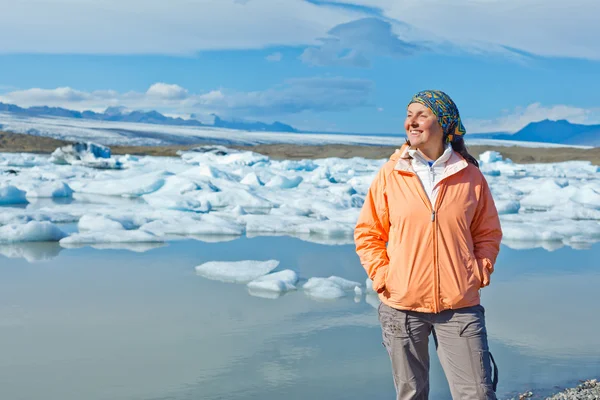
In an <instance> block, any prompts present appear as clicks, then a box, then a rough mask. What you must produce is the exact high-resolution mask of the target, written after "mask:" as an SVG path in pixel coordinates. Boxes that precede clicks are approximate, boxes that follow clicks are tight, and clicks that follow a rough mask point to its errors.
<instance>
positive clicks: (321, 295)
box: [302, 276, 360, 300]
mask: <svg viewBox="0 0 600 400" xmlns="http://www.w3.org/2000/svg"><path fill="white" fill-rule="evenodd" d="M356 288H360V283H358V282H354V281H349V280H347V279H344V278H340V277H338V276H330V277H329V278H310V279H309V280H308V281H307V282H306V283H305V284H304V285H303V286H302V289H303V290H304V292H305V293H306V294H307V295H308V296H310V297H312V298H315V299H318V300H335V299H339V298H341V297H344V296H346V295H347V294H348V293H354V290H355V289H356Z"/></svg>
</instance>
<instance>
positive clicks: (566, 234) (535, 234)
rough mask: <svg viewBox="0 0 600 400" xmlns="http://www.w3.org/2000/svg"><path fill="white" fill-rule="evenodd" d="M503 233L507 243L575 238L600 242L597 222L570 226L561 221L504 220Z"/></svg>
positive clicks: (575, 222)
mask: <svg viewBox="0 0 600 400" xmlns="http://www.w3.org/2000/svg"><path fill="white" fill-rule="evenodd" d="M502 231H503V235H504V238H505V239H506V240H507V241H525V242H527V241H530V242H532V241H537V242H540V241H546V242H550V241H558V242H563V241H568V240H569V239H570V238H572V237H575V236H580V237H582V236H583V237H586V238H588V239H590V240H591V239H594V240H596V241H597V240H600V224H599V223H598V222H597V221H572V222H571V223H569V224H564V223H560V220H540V221H537V222H533V221H527V222H525V221H523V220H521V221H519V220H515V221H507V220H506V219H502Z"/></svg>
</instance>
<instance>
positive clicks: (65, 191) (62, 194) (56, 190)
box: [26, 181, 73, 198]
mask: <svg viewBox="0 0 600 400" xmlns="http://www.w3.org/2000/svg"><path fill="white" fill-rule="evenodd" d="M28 186H29V187H28V188H26V192H27V197H29V198H71V197H73V189H71V188H70V187H69V185H67V184H66V183H64V182H58V181H55V182H40V183H36V184H32V185H28Z"/></svg>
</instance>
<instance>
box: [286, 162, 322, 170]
mask: <svg viewBox="0 0 600 400" xmlns="http://www.w3.org/2000/svg"><path fill="white" fill-rule="evenodd" d="M279 166H280V167H281V169H284V170H290V171H307V172H311V171H314V170H315V169H317V168H318V167H319V166H318V165H317V164H316V163H315V162H314V161H313V160H283V161H281V162H279Z"/></svg>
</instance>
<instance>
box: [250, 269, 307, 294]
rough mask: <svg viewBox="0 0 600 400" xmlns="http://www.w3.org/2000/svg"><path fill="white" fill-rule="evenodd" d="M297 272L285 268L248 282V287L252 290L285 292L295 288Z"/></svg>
mask: <svg viewBox="0 0 600 400" xmlns="http://www.w3.org/2000/svg"><path fill="white" fill-rule="evenodd" d="M297 282H298V274H296V272H294V271H292V270H290V269H286V270H283V271H279V272H274V273H272V274H268V275H264V276H261V277H259V278H257V279H255V280H253V281H251V282H248V285H247V286H248V288H249V289H251V290H254V291H271V292H287V291H290V290H295V289H296V283H297Z"/></svg>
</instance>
